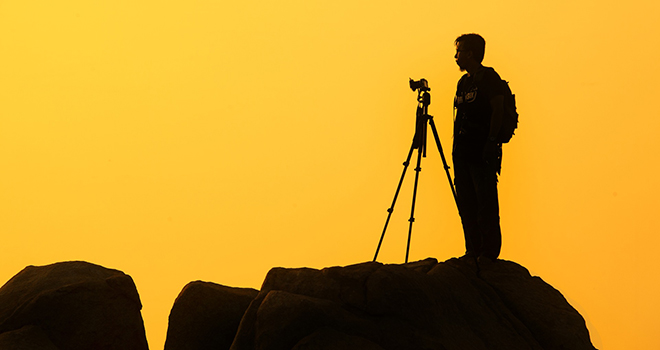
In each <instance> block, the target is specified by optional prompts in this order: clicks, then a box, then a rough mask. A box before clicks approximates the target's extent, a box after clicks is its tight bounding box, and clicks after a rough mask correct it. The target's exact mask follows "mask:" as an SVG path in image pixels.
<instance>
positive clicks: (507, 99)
mask: <svg viewBox="0 0 660 350" xmlns="http://www.w3.org/2000/svg"><path fill="white" fill-rule="evenodd" d="M488 69H492V68H488ZM465 77H466V76H465V75H464V76H463V77H461V79H460V80H459V81H458V85H459V86H460V84H461V81H463V79H464V78H465ZM481 77H482V74H479V73H477V75H476V78H475V79H476V80H477V81H479V80H480V79H481ZM501 83H502V91H503V92H504V111H503V115H502V126H501V127H500V131H499V133H498V134H497V139H496V141H497V143H507V142H509V141H510V140H511V137H513V135H514V133H515V130H516V129H517V128H518V112H517V110H516V95H515V94H514V93H512V92H511V88H510V87H509V82H508V81H506V80H504V79H502V80H501ZM456 107H457V104H456V101H454V108H456ZM454 112H456V110H455V109H454ZM454 117H455V116H454Z"/></svg>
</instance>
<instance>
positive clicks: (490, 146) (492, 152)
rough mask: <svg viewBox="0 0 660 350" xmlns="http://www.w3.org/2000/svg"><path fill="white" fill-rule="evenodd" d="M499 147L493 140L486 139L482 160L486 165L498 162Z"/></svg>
mask: <svg viewBox="0 0 660 350" xmlns="http://www.w3.org/2000/svg"><path fill="white" fill-rule="evenodd" d="M500 156H501V148H500V145H498V144H497V143H496V142H495V141H491V140H488V141H486V145H485V146H484V152H483V155H482V157H483V160H484V162H485V163H486V164H488V165H497V164H499V160H500Z"/></svg>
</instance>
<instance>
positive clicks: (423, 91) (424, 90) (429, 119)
mask: <svg viewBox="0 0 660 350" xmlns="http://www.w3.org/2000/svg"><path fill="white" fill-rule="evenodd" d="M410 88H411V89H412V90H413V91H415V90H417V102H418V105H417V118H416V124H415V136H414V137H413V142H412V145H411V146H410V151H409V152H408V157H407V158H406V161H405V162H403V173H402V174H401V179H400V180H399V185H398V186H397V188H396V192H395V193H394V200H393V201H392V206H390V207H389V209H387V212H388V214H387V220H386V221H385V227H384V228H383V233H382V234H381V236H380V241H379V242H378V248H376V254H375V255H374V260H373V261H376V259H377V258H378V252H379V251H380V246H381V245H382V244H383V238H385V232H386V231H387V225H388V224H389V223H390V218H391V217H392V213H393V212H394V205H395V204H396V200H397V198H398V197H399V191H400V190H401V185H402V184H403V179H404V178H405V176H406V171H407V170H408V165H410V158H411V157H412V154H413V150H417V167H416V168H415V186H414V187H413V197H412V209H411V211H410V219H408V221H409V222H410V225H409V227H408V244H407V246H406V260H405V262H406V263H407V262H408V253H409V252H410V239H411V237H412V227H413V223H414V222H415V201H416V200H417V185H418V183H419V173H420V172H421V171H422V167H421V165H422V157H424V158H426V136H427V125H428V124H430V125H431V130H432V131H433V137H434V138H435V143H436V145H437V146H438V151H439V152H440V157H441V158H442V163H443V165H444V168H445V173H446V174H447V179H448V180H449V186H450V187H451V193H452V194H453V195H454V201H455V202H456V206H457V207H458V199H457V197H456V190H455V189H454V183H453V182H452V180H451V175H450V174H449V166H448V165H447V160H446V158H445V154H444V152H443V151H442V145H441V144H440V137H439V136H438V130H437V129H436V127H435V122H434V121H433V116H430V115H429V114H428V108H429V105H430V104H431V94H430V93H429V91H430V90H431V89H430V88H429V87H428V82H427V81H426V79H420V80H419V81H417V82H416V81H413V80H412V79H410Z"/></svg>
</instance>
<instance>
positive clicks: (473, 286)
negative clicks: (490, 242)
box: [218, 259, 594, 350]
mask: <svg viewBox="0 0 660 350" xmlns="http://www.w3.org/2000/svg"><path fill="white" fill-rule="evenodd" d="M218 349H219V348H218ZM253 349H254V350H256V349H259V350H290V349H296V350H302V349H379V350H380V349H382V350H389V349H392V350H394V349H396V350H402V349H411V350H412V349H416V350H417V349H446V350H466V349H468V350H481V349H483V350H496V349H502V350H504V349H506V350H515V349H538V350H540V349H546V350H551V349H552V350H554V349H575V350H577V349H588V350H592V349H594V347H593V345H592V344H591V341H590V338H589V332H588V330H587V328H586V326H585V322H584V319H583V318H582V317H581V316H580V314H579V313H578V312H577V311H576V310H575V309H574V308H572V307H571V306H570V305H569V304H568V302H567V301H566V299H565V298H564V297H563V296H562V295H561V293H559V291H557V290H555V289H554V288H552V287H551V286H550V285H548V284H547V283H545V282H544V281H543V280H541V279H540V278H538V277H532V276H531V275H530V274H529V272H528V271H527V270H526V269H525V268H524V267H522V266H520V265H518V264H515V263H513V262H509V261H498V262H496V263H493V264H490V265H486V266H481V271H480V272H478V270H477V266H476V264H475V263H474V261H472V260H465V259H450V260H448V261H446V262H443V263H438V262H437V261H436V260H435V259H427V260H423V261H419V262H416V263H410V264H403V265H383V264H380V263H376V262H368V263H363V264H357V265H352V266H346V267H332V268H326V269H322V270H316V269H309V268H301V269H284V268H275V269H272V270H271V271H270V272H269V273H268V275H267V277H266V279H265V281H264V284H263V287H262V290H261V291H260V292H259V294H258V295H257V297H256V298H255V299H254V300H253V301H252V303H251V304H250V306H249V307H248V308H247V310H246V312H245V315H244V316H243V318H242V320H241V324H240V327H239V330H238V332H237V334H236V337H235V338H234V342H233V344H232V346H231V350H253Z"/></svg>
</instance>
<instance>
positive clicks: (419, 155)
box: [406, 148, 424, 263]
mask: <svg viewBox="0 0 660 350" xmlns="http://www.w3.org/2000/svg"><path fill="white" fill-rule="evenodd" d="M423 153H424V151H423V150H422V149H419V148H418V149H417V167H416V168H415V187H414V188H413V199H412V209H411V210H410V219H408V221H409V222H410V226H409V227H408V245H407V246H406V263H407V262H408V253H409V252H410V239H411V237H412V227H413V222H415V201H416V200H417V184H419V173H420V172H421V171H422V154H423Z"/></svg>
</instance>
